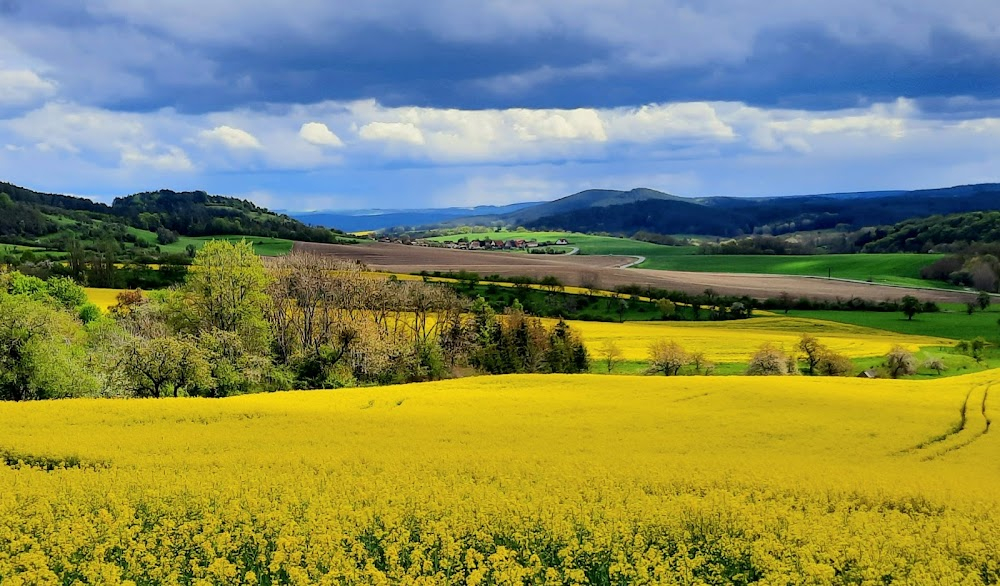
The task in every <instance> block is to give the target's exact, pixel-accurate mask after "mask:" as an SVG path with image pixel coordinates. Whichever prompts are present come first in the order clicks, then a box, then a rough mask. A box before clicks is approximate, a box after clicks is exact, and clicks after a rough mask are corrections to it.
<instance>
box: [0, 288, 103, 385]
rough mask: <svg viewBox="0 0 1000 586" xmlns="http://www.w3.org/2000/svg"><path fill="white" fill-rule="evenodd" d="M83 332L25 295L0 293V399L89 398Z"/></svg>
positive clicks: (61, 314)
mask: <svg viewBox="0 0 1000 586" xmlns="http://www.w3.org/2000/svg"><path fill="white" fill-rule="evenodd" d="M82 341H83V331H82V328H81V327H80V325H79V323H78V322H76V320H74V319H73V318H72V317H71V316H70V315H68V314H67V313H65V312H63V311H60V310H59V309H56V308H55V307H52V306H51V305H49V304H47V303H45V302H44V301H39V300H36V299H31V298H28V297H26V296H24V295H8V294H6V293H0V399H3V400H8V401H24V400H28V399H52V398H58V397H71V396H81V395H89V394H92V393H93V392H95V391H96V388H97V385H96V380H95V379H94V377H93V376H92V375H91V373H90V372H88V370H87V369H86V368H85V359H84V350H83V344H82Z"/></svg>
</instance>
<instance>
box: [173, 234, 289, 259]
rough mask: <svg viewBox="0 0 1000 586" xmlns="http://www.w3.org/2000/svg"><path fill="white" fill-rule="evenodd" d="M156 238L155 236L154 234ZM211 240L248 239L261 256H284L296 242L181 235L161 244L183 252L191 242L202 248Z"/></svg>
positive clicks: (179, 252) (246, 238) (280, 239)
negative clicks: (174, 239) (172, 241)
mask: <svg viewBox="0 0 1000 586" xmlns="http://www.w3.org/2000/svg"><path fill="white" fill-rule="evenodd" d="M154 240H155V236H154ZM211 240H226V241H228V242H239V241H240V240H246V241H247V242H250V243H251V244H252V245H253V251H254V252H256V253H257V254H258V255H260V256H283V255H286V254H288V253H289V252H291V251H292V245H293V244H294V242H292V241H291V240H286V239H284V238H269V237H265V236H181V237H180V239H178V240H177V242H174V243H172V244H165V245H164V244H161V245H160V250H162V251H163V252H166V253H173V254H183V253H184V252H186V250H187V246H188V245H189V244H192V245H194V247H195V249H198V250H200V249H201V247H202V246H204V245H205V243H206V242H209V241H211Z"/></svg>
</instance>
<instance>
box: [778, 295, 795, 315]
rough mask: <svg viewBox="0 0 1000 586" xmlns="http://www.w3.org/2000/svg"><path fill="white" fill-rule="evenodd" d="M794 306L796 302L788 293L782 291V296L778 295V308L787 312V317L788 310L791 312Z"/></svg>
mask: <svg viewBox="0 0 1000 586" xmlns="http://www.w3.org/2000/svg"><path fill="white" fill-rule="evenodd" d="M794 304H795V301H794V300H793V299H792V296H791V295H790V294H789V293H788V291H782V292H781V294H780V295H778V307H780V308H781V309H782V310H783V311H784V312H785V315H788V310H790V309H791V308H792V305H794Z"/></svg>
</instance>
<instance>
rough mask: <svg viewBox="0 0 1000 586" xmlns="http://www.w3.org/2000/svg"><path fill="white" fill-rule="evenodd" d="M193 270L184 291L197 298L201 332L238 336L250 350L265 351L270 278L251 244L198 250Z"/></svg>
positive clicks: (213, 244)
mask: <svg viewBox="0 0 1000 586" xmlns="http://www.w3.org/2000/svg"><path fill="white" fill-rule="evenodd" d="M193 267H194V269H193V271H192V272H191V274H190V275H189V277H188V280H187V283H186V285H185V290H186V291H188V292H189V293H190V294H191V295H192V296H193V297H194V300H195V307H196V311H197V312H198V314H199V315H198V317H199V320H200V323H199V329H200V330H201V331H211V330H221V331H223V332H230V333H234V334H238V335H240V336H241V337H242V338H243V339H244V340H246V342H247V344H248V345H250V346H251V347H256V348H266V347H267V345H268V343H269V330H268V325H267V322H266V321H265V319H264V312H265V307H266V305H267V303H268V296H267V293H266V291H265V290H266V288H267V285H268V282H269V277H268V275H267V272H266V271H265V270H264V263H263V262H261V260H260V257H258V256H257V255H255V254H254V253H253V248H252V247H251V245H250V244H249V243H248V242H246V241H240V242H238V243H230V242H226V241H224V240H213V241H211V242H209V243H207V244H205V246H204V247H202V249H201V250H200V251H198V254H197V255H196V256H195V258H194V264H193Z"/></svg>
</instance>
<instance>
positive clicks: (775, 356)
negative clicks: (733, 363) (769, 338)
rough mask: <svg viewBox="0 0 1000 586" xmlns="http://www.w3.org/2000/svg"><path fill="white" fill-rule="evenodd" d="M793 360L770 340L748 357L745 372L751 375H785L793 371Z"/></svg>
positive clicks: (794, 367)
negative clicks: (748, 361) (748, 360)
mask: <svg viewBox="0 0 1000 586" xmlns="http://www.w3.org/2000/svg"><path fill="white" fill-rule="evenodd" d="M795 370H796V366H795V360H794V358H792V357H790V356H789V355H788V354H786V353H785V352H784V351H783V350H782V349H781V348H778V347H777V346H775V345H774V344H771V343H770V342H768V343H766V344H764V345H763V346H761V347H760V348H759V349H758V350H757V352H755V353H754V355H753V356H752V357H750V364H749V365H748V366H747V374H748V375H751V376H769V375H786V374H792V373H793V372H795Z"/></svg>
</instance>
